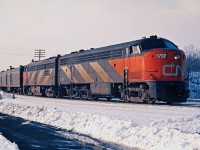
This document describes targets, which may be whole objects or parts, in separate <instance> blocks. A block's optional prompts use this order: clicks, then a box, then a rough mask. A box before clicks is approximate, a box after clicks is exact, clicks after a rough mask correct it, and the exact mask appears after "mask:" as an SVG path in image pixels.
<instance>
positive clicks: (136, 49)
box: [130, 45, 141, 54]
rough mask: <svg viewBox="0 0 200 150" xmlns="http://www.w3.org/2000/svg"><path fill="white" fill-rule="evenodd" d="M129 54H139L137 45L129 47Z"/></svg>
mask: <svg viewBox="0 0 200 150" xmlns="http://www.w3.org/2000/svg"><path fill="white" fill-rule="evenodd" d="M130 54H141V51H140V47H139V45H133V46H131V47H130Z"/></svg>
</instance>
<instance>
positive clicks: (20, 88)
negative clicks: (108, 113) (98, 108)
mask: <svg viewBox="0 0 200 150" xmlns="http://www.w3.org/2000/svg"><path fill="white" fill-rule="evenodd" d="M184 64H185V54H184V52H183V51H181V50H179V49H178V47H177V46H176V45H175V44H174V43H172V42H171V41H169V40H167V39H164V38H158V37H157V36H151V37H150V38H143V39H140V40H136V41H131V42H127V43H122V44H116V45H111V46H107V47H101V48H95V49H94V48H91V49H90V50H79V51H76V52H72V53H71V54H66V55H64V56H60V55H58V56H56V57H51V58H49V59H45V60H41V61H37V62H32V63H30V64H28V65H25V66H20V67H19V68H16V69H12V68H11V69H9V70H7V71H3V72H1V73H0V81H1V84H0V87H1V89H3V90H5V91H9V92H18V93H22V94H27V95H40V96H47V97H68V98H80V99H97V98H107V99H108V100H110V99H112V98H120V99H122V100H125V101H134V100H141V101H144V102H147V103H154V102H155V101H164V102H185V101H187V98H188V97H189V90H188V82H187V80H186V79H185V75H184V69H185V68H184Z"/></svg>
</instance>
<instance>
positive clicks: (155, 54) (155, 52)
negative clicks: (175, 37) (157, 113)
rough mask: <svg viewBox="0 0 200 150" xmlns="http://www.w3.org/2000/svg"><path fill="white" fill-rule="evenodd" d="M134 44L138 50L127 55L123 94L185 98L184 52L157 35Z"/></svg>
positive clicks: (146, 99)
mask: <svg viewBox="0 0 200 150" xmlns="http://www.w3.org/2000/svg"><path fill="white" fill-rule="evenodd" d="M132 47H133V46H131V47H130V51H131V48H132ZM137 48H138V49H139V50H138V51H139V52H138V53H136V55H133V56H130V57H129V62H130V63H129V66H128V68H129V69H128V85H127V86H128V88H127V89H126V90H127V92H126V93H127V96H125V98H127V99H128V100H131V98H132V99H134V98H139V99H140V100H143V101H144V102H147V103H153V102H155V101H156V100H158V101H164V102H173V101H176V102H185V101H187V98H188V97H189V90H188V83H187V81H186V80H185V70H184V68H185V66H184V65H185V54H184V52H183V51H182V50H179V49H178V47H177V46H176V45H175V44H173V43H172V42H170V41H169V40H166V39H163V38H157V37H156V36H152V37H150V38H148V39H144V40H142V42H141V43H139V44H138V45H137Z"/></svg>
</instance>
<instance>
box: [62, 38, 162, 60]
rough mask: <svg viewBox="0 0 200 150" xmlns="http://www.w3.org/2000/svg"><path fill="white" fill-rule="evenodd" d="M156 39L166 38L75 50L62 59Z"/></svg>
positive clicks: (144, 39)
mask: <svg viewBox="0 0 200 150" xmlns="http://www.w3.org/2000/svg"><path fill="white" fill-rule="evenodd" d="M155 39H164V38H157V36H151V37H150V38H143V39H139V40H135V41H130V42H125V43H120V44H115V45H110V46H105V47H100V48H91V49H89V50H80V51H74V52H72V53H70V54H66V55H63V56H62V57H61V59H62V58H67V57H73V56H76V55H79V56H80V55H85V54H93V53H97V52H104V51H109V50H117V49H122V48H125V47H129V46H132V45H136V44H141V43H143V42H145V41H148V40H155Z"/></svg>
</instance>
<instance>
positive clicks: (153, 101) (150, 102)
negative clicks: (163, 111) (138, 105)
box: [143, 98, 156, 104]
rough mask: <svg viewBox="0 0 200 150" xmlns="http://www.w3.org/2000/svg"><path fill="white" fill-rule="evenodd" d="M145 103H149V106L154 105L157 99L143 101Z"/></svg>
mask: <svg viewBox="0 0 200 150" xmlns="http://www.w3.org/2000/svg"><path fill="white" fill-rule="evenodd" d="M143 102H144V103H147V104H154V103H155V102H156V99H155V98H146V99H144V100H143Z"/></svg>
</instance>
